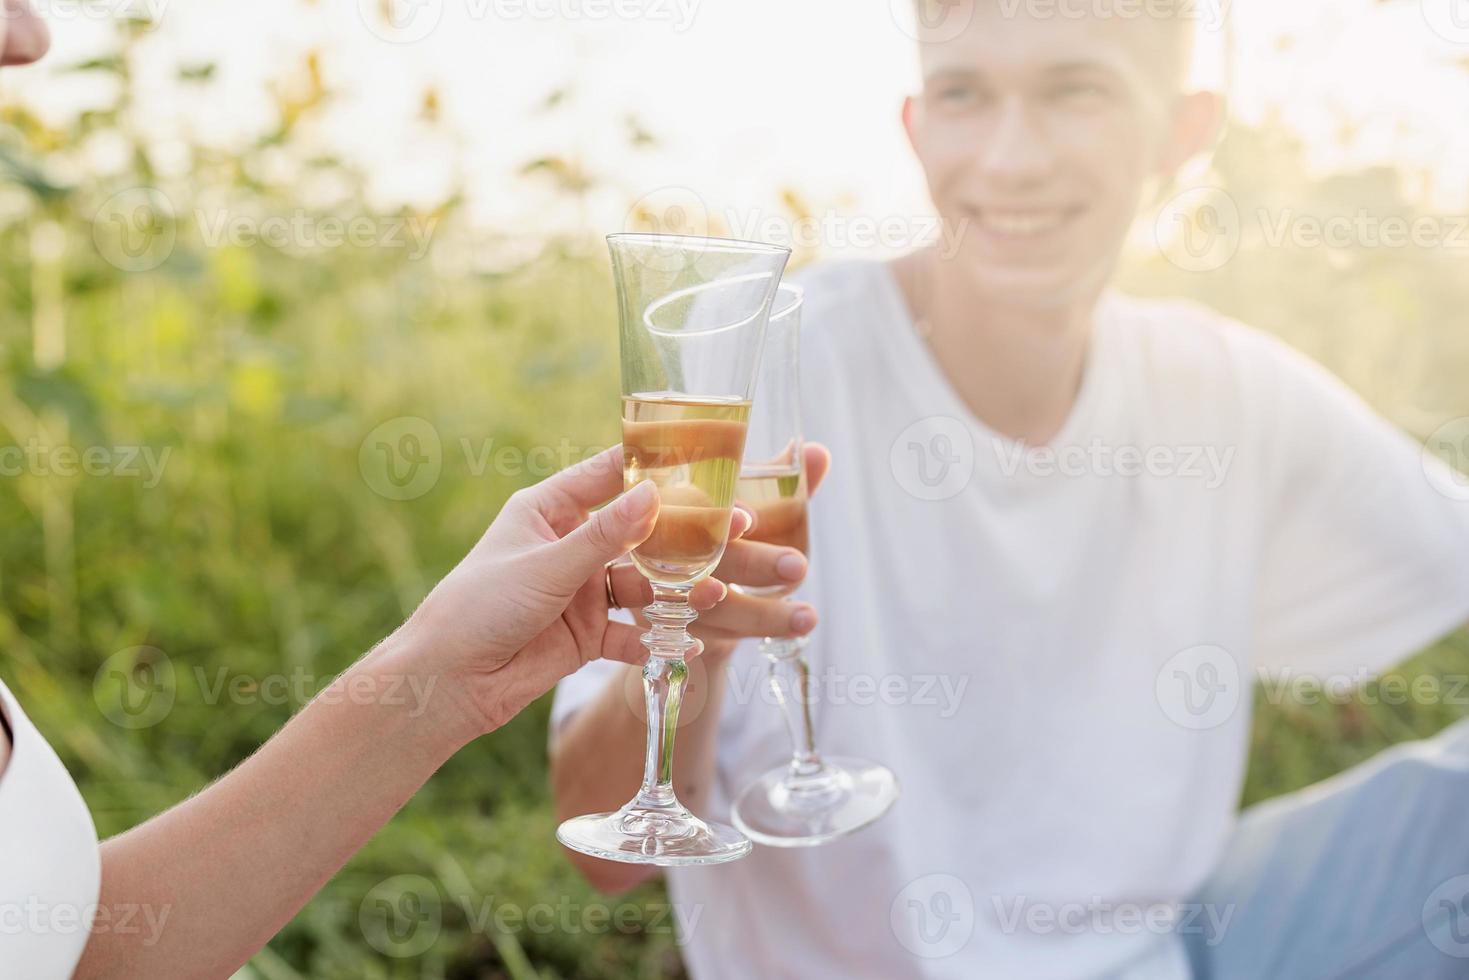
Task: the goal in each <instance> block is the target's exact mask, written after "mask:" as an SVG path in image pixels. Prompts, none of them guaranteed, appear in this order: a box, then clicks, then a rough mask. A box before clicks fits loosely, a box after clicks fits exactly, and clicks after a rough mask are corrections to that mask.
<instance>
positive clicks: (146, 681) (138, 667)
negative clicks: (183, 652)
mask: <svg viewBox="0 0 1469 980" xmlns="http://www.w3.org/2000/svg"><path fill="white" fill-rule="evenodd" d="M177 695H178V679H177V677H176V675H175V672H174V669H173V661H172V660H170V659H169V657H168V654H166V653H164V652H163V651H162V650H160V649H158V648H157V647H148V646H141V647H129V648H128V649H126V650H119V651H118V652H117V653H114V654H113V655H112V656H110V657H108V658H107V659H106V660H105V661H103V663H102V666H101V667H98V668H97V673H96V674H95V675H94V676H93V677H92V700H93V701H95V702H96V704H97V708H98V710H100V711H101V712H102V714H103V716H104V717H106V718H107V720H108V721H110V722H112V723H113V724H114V725H117V726H118V727H119V728H127V729H134V730H136V729H142V728H152V727H153V726H154V725H156V724H158V723H159V722H160V721H162V720H163V719H164V718H166V717H168V713H169V712H170V711H172V710H173V703H174V699H175V697H177Z"/></svg>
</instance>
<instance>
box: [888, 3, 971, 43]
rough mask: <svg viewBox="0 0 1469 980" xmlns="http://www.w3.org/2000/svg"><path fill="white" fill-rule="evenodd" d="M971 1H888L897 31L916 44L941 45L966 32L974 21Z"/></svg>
mask: <svg viewBox="0 0 1469 980" xmlns="http://www.w3.org/2000/svg"><path fill="white" fill-rule="evenodd" d="M974 6H975V5H974V3H973V2H972V0H888V10H889V12H890V13H891V14H892V17H893V23H894V24H896V25H898V30H900V31H902V32H903V33H904V34H906V35H907V36H908V37H910V38H912V39H913V40H915V41H921V42H926V43H931V44H942V43H944V42H945V41H952V40H954V38H956V37H958V36H959V35H960V34H963V33H964V30H965V28H967V27H968V26H969V24H970V22H971V21H973V20H974Z"/></svg>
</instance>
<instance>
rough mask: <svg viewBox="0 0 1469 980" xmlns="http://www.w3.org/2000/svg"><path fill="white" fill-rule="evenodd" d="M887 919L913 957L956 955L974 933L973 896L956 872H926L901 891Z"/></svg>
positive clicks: (896, 935)
mask: <svg viewBox="0 0 1469 980" xmlns="http://www.w3.org/2000/svg"><path fill="white" fill-rule="evenodd" d="M888 921H889V925H891V926H892V930H893V935H894V936H895V937H897V940H898V942H899V943H900V944H902V946H903V948H904V949H906V950H907V951H908V952H910V953H912V954H913V955H914V956H918V957H921V958H923V959H926V960H936V959H943V958H944V957H947V956H953V955H954V954H955V953H957V952H959V951H960V950H961V949H963V948H964V947H965V946H967V945H968V944H969V940H970V939H971V938H972V937H973V936H974V895H973V893H972V892H970V890H969V886H968V885H966V884H965V883H964V882H963V881H962V880H960V879H959V878H956V877H955V876H953V875H949V874H932V875H924V876H923V877H922V878H918V879H916V880H914V881H911V882H909V883H908V885H907V886H906V887H905V888H904V889H903V890H902V891H900V892H898V897H897V898H895V899H893V904H892V908H891V909H890V910H889V913H888Z"/></svg>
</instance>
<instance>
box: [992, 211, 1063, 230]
mask: <svg viewBox="0 0 1469 980" xmlns="http://www.w3.org/2000/svg"><path fill="white" fill-rule="evenodd" d="M982 218H983V221H984V224H985V226H986V227H988V228H989V229H990V230H991V231H994V232H998V233H999V234H1001V235H1043V234H1045V233H1046V232H1048V231H1055V230H1056V229H1057V228H1060V227H1061V225H1063V224H1065V222H1066V215H1065V212H1062V211H1008V212H996V211H984V212H982Z"/></svg>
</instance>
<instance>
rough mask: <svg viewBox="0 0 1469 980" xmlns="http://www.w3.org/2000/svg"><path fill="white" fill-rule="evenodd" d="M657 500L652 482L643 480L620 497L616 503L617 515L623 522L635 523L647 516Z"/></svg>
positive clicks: (656, 491)
mask: <svg viewBox="0 0 1469 980" xmlns="http://www.w3.org/2000/svg"><path fill="white" fill-rule="evenodd" d="M657 499H658V488H657V487H656V486H654V485H653V481H652V480H644V481H643V482H642V483H639V484H638V485H637V486H635V487H633V488H632V489H631V490H629V491H628V492H627V493H625V494H623V495H622V499H621V500H619V501H618V502H617V514H618V516H619V517H621V518H623V519H624V520H628V521H635V520H637V519H638V518H639V517H642V516H644V515H645V514H647V513H648V511H649V510H650V509H651V508H652V506H653V501H655V500H657Z"/></svg>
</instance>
